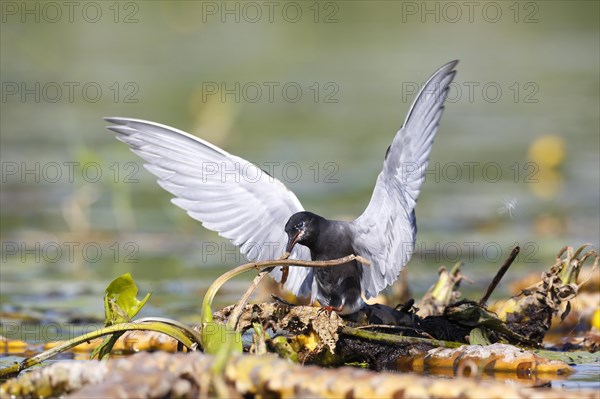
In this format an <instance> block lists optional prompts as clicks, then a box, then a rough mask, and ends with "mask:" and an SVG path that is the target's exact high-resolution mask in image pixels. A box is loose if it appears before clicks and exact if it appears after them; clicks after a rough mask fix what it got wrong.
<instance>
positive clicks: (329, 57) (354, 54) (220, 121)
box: [0, 1, 600, 340]
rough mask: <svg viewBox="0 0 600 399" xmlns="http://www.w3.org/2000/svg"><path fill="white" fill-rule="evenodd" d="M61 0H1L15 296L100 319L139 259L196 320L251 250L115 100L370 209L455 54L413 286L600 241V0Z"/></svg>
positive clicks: (328, 199) (12, 300)
mask: <svg viewBox="0 0 600 399" xmlns="http://www.w3.org/2000/svg"><path fill="white" fill-rule="evenodd" d="M6 4H8V5H6ZM36 4H37V6H36ZM43 4H44V3H43V2H42V3H39V2H27V3H15V2H4V3H3V7H5V8H3V21H2V23H1V24H0V29H1V39H0V43H1V49H0V54H1V59H0V66H1V79H2V102H1V118H0V132H1V136H0V138H1V148H0V155H1V160H2V190H1V194H0V199H1V210H0V217H1V227H0V238H1V241H2V261H1V270H0V272H1V282H0V291H1V293H0V300H1V302H2V309H3V311H5V312H15V311H18V312H23V313H24V316H22V317H25V316H27V317H31V318H32V320H34V323H36V322H41V323H48V322H66V323H68V322H71V321H73V320H76V321H77V320H79V321H81V320H84V321H94V320H99V319H102V299H101V298H102V294H103V290H104V287H105V286H106V285H107V284H108V282H109V281H110V280H112V279H113V278H114V277H116V276H118V275H120V274H123V273H125V272H131V273H132V274H133V276H134V278H135V279H136V281H137V282H138V283H139V285H140V290H141V291H142V292H147V291H153V297H152V298H151V300H150V303H149V305H148V306H147V308H146V309H144V311H143V314H142V315H155V316H169V317H174V318H179V319H183V320H190V321H192V320H197V318H198V314H199V303H200V300H201V297H202V295H203V293H204V290H205V289H206V287H207V286H208V285H209V284H210V282H211V281H212V280H213V279H214V278H215V276H217V275H218V274H220V273H221V272H223V270H226V269H227V268H231V267H233V266H234V265H237V264H240V263H243V262H244V260H243V259H242V258H241V257H240V256H239V255H238V254H237V253H236V251H235V248H233V247H232V246H231V245H229V244H228V243H226V242H225V241H224V240H222V239H220V238H219V237H218V236H217V235H216V234H214V233H212V232H210V231H207V230H205V229H204V228H203V227H202V226H201V225H200V224H199V223H197V222H196V221H194V220H191V219H190V218H188V217H187V215H185V213H184V212H183V211H181V210H179V209H178V208H176V207H175V206H174V205H172V204H170V203H169V195H168V194H167V193H165V192H164V191H163V190H162V189H161V188H160V187H159V186H158V185H157V184H156V183H155V180H154V178H153V177H152V176H151V175H150V174H149V173H147V172H146V171H145V170H144V169H143V168H142V167H141V163H140V160H139V158H137V157H136V156H135V155H134V154H132V153H131V152H129V151H128V149H127V148H126V146H125V145H124V144H122V143H119V142H117V141H116V140H115V139H114V138H113V137H112V134H110V133H109V132H107V131H106V130H105V129H104V126H105V123H104V122H103V121H102V119H101V118H102V117H103V116H128V117H138V118H143V119H149V120H154V121H158V122H161V123H165V124H169V125H172V126H176V127H178V128H180V129H183V130H186V131H189V132H192V133H194V134H197V135H198V136H200V137H202V138H205V139H207V140H209V141H211V142H213V143H215V144H216V145H219V146H221V147H223V148H225V149H226V150H227V151H229V152H231V153H233V154H237V155H240V156H242V157H244V158H246V159H249V160H251V161H254V162H256V163H257V164H259V165H260V166H262V167H264V168H267V167H269V165H271V166H272V167H273V168H274V169H273V172H274V173H273V174H274V175H275V177H277V178H279V179H281V180H282V181H284V182H285V183H286V185H288V187H289V188H290V189H292V190H293V191H294V192H295V193H296V194H297V195H298V197H299V199H300V200H301V202H302V203H303V204H304V206H305V208H307V209H309V210H313V211H315V212H316V213H320V214H322V215H324V216H327V217H330V218H340V219H351V218H354V217H356V216H358V215H359V214H360V213H361V212H362V210H363V209H364V207H365V206H366V204H367V203H368V200H369V197H370V193H371V191H372V188H373V185H374V182H375V178H376V176H377V174H378V173H379V171H380V167H381V162H382V159H383V155H384V153H385V149H386V148H387V146H388V145H389V143H390V142H391V140H392V138H393V135H394V133H395V131H396V130H397V128H398V127H399V126H400V125H401V123H402V122H403V119H404V117H405V115H406V112H407V110H408V108H409V106H410V103H411V101H412V100H413V98H414V94H413V93H414V92H415V90H416V89H417V88H418V86H419V85H420V84H422V82H423V81H424V80H425V79H427V77H428V76H429V75H430V74H431V73H432V72H433V71H434V70H435V69H436V68H438V67H439V66H441V65H442V64H443V63H445V62H447V61H449V60H452V59H460V61H461V62H460V64H459V66H458V75H457V78H456V84H455V85H454V86H453V89H452V91H451V93H450V99H451V100H450V101H448V104H447V107H446V112H445V114H444V117H443V119H442V123H441V128H440V131H439V134H438V137H437V139H436V143H435V145H434V148H433V152H432V154H431V165H430V172H429V173H428V175H427V181H426V183H425V184H424V186H423V189H422V192H421V196H420V199H419V204H418V207H417V215H418V225H419V234H418V237H417V244H418V248H419V251H418V253H417V255H416V256H415V257H414V258H413V260H412V261H411V263H410V264H409V270H410V272H409V282H410V287H411V289H412V292H413V294H414V296H415V297H419V296H420V295H421V294H422V293H423V292H424V291H425V290H426V289H427V287H428V286H429V285H431V284H432V283H433V282H434V280H435V279H436V276H437V273H436V270H437V267H438V266H439V265H441V264H446V265H450V264H453V263H454V262H455V261H456V260H458V259H461V260H463V261H464V262H465V263H466V265H465V267H464V271H465V273H466V274H467V275H468V276H469V277H471V279H472V280H474V282H475V284H474V285H473V287H472V288H471V291H472V292H473V296H474V297H477V296H478V295H481V292H482V290H483V287H485V286H486V285H487V282H488V281H489V280H490V278H491V275H492V274H493V273H494V271H495V270H496V269H497V267H498V265H499V264H500V263H501V262H502V260H503V259H504V258H505V257H506V256H508V253H509V251H510V248H511V247H512V245H514V244H515V243H519V244H520V245H521V247H522V250H523V252H522V255H521V256H520V258H519V259H518V260H517V262H516V263H515V265H514V266H513V268H512V269H511V271H510V272H509V274H508V276H507V277H506V279H507V280H510V279H515V278H517V277H519V276H521V275H523V274H524V273H527V272H529V271H539V270H542V269H544V268H545V267H546V266H547V265H549V264H550V263H552V261H553V258H554V254H555V253H556V252H557V251H558V249H560V248H561V247H562V246H563V245H567V244H568V245H573V246H578V245H580V244H583V243H586V242H589V243H592V244H593V245H594V246H595V247H596V248H598V247H599V242H600V238H599V237H600V233H599V220H600V206H599V203H600V168H599V165H600V161H599V159H600V158H599V147H600V144H599V139H600V134H599V129H600V127H599V126H600V117H599V111H598V110H599V109H600V93H599V84H600V77H599V75H600V74H599V72H600V70H599V68H600V55H599V54H600V53H599V52H600V50H599V48H600V45H599V44H600V43H599V41H600V39H599V37H600V35H599V20H598V15H599V5H598V2H587V1H581V2H577V1H575V2H567V1H552V2H520V3H516V2H494V3H485V2H484V3H477V4H478V5H477V6H476V8H475V9H474V10H473V13H472V14H469V10H468V7H469V6H468V5H467V4H465V3H462V2H447V3H438V2H427V3H425V2H391V1H380V2H377V1H375V2H366V1H344V2H322V3H314V2H295V3H294V2H292V5H291V6H289V5H286V4H287V3H278V2H275V6H276V8H275V9H274V10H273V14H272V15H271V14H269V9H268V8H267V7H269V6H267V5H265V4H264V3H252V2H251V3H249V4H250V5H244V4H243V3H238V2H191V1H190V2H187V1H186V2H161V1H157V2H139V3H136V2H125V3H120V4H117V3H111V2H99V3H94V4H96V5H89V4H87V3H81V4H79V3H78V6H77V7H76V8H75V9H74V10H73V13H72V15H71V14H70V13H69V10H67V9H65V8H64V7H65V6H64V5H63V6H61V5H60V4H61V3H55V4H58V7H59V8H58V11H57V9H53V8H52V6H44V5H43ZM115 4H117V5H116V6H115ZM275 6H274V7H275ZM14 7H16V8H14ZM26 7H29V8H26ZM36 7H37V8H36ZM94 7H97V8H98V9H99V10H100V14H98V12H97V10H96V9H95V8H94ZM252 7H254V8H252ZM284 7H287V8H285V13H284V11H283V10H284ZM415 7H416V8H415ZM425 7H429V8H425ZM453 7H454V8H453ZM55 8H56V6H55ZM28 10H29V11H28ZM227 10H230V11H227ZM231 10H233V11H231ZM257 10H260V17H258V14H257V12H258V11H257ZM294 10H296V11H297V10H300V14H297V13H296V14H293V12H294ZM427 10H433V11H429V12H428V11H427ZM457 10H459V11H460V16H459V14H457V13H456V12H457ZM484 10H485V11H484ZM498 10H499V14H498ZM57 12H60V15H59V14H58V13H57ZM271 88H272V92H271V91H270V90H271ZM259 94H260V97H259ZM548 136H549V137H558V142H559V145H558V149H556V148H555V149H554V150H552V151H551V150H545V151H544V153H549V154H550V155H548V157H549V158H550V162H551V163H552V162H554V166H553V167H550V168H545V169H544V168H542V167H540V165H539V164H538V162H541V161H540V160H538V159H533V160H532V159H531V158H530V157H528V151H529V150H530V147H531V146H532V145H533V144H534V143H539V139H540V138H541V137H548ZM553 151H554V152H553ZM498 172H499V173H500V174H498ZM506 208H510V212H503V210H506ZM249 278H251V276H248V279H249ZM243 286H244V281H243V280H242V281H239V282H237V283H233V284H230V285H228V286H227V287H226V291H224V292H223V294H222V295H221V296H220V297H219V298H218V301H219V304H220V305H223V304H229V303H232V302H233V301H235V300H236V298H237V297H238V296H239V294H240V292H241V291H242V290H243ZM505 287H506V285H501V286H500V287H499V289H498V295H506V293H507V291H506V288H505ZM467 291H469V289H468V288H467ZM2 322H3V324H2V326H3V329H4V332H7V331H8V330H10V328H12V327H13V326H14V325H15V324H14V323H18V322H15V321H14V320H13V319H10V318H7V316H6V314H5V317H3V321H2ZM33 331H34V335H35V334H36V332H35V331H37V330H35V328H34V330H33ZM17 335H18V334H17ZM34 338H39V339H40V340H43V337H42V336H41V335H39V334H38V336H36V337H34ZM33 340H35V339H33Z"/></svg>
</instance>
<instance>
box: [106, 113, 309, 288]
mask: <svg viewBox="0 0 600 399" xmlns="http://www.w3.org/2000/svg"><path fill="white" fill-rule="evenodd" d="M105 120H107V121H108V122H111V123H113V124H114V126H109V127H108V128H109V129H110V130H112V131H114V132H116V133H117V139H119V140H120V141H122V142H124V143H126V144H128V145H129V146H130V147H131V150H132V151H133V152H134V153H136V154H137V155H139V156H140V157H142V158H143V159H144V160H145V161H146V164H145V165H144V166H145V167H146V169H148V170H149V171H150V172H151V173H152V174H154V175H155V176H156V177H157V178H158V184H159V185H160V186H161V187H162V188H164V189H165V190H167V191H168V192H170V193H171V194H173V195H174V196H175V197H176V198H173V199H172V202H173V203H174V204H175V205H177V206H179V207H180V208H182V209H184V210H185V211H186V212H187V213H188V215H190V216H191V217H192V218H194V219H196V220H198V221H200V222H202V224H203V225H204V226H205V227H206V228H209V229H211V230H214V231H216V232H218V233H219V235H221V236H222V237H225V238H227V239H229V240H230V241H231V242H232V243H233V244H234V245H236V246H239V247H240V251H241V252H242V254H244V256H246V257H247V258H248V259H250V260H252V261H261V260H270V259H276V258H278V257H279V256H281V254H282V253H283V251H284V250H285V245H286V243H287V235H286V233H285V231H284V226H285V223H286V222H287V220H288V219H289V217H290V216H291V215H293V214H294V213H296V212H300V211H302V210H304V208H303V207H302V205H301V204H300V201H298V199H297V198H296V196H295V195H294V193H292V192H291V191H290V190H288V189H287V187H285V185H284V184H283V183H281V182H280V181H279V180H277V179H275V178H274V177H272V176H270V175H269V174H267V173H266V172H264V171H263V170H261V169H260V168H259V167H258V166H256V165H254V164H253V163H251V162H248V161H246V160H244V159H242V158H240V157H237V156H235V155H231V154H229V153H227V152H225V151H223V150H222V149H220V148H218V147H216V146H214V145H212V144H210V143H208V142H206V141H204V140H202V139H199V138H197V137H195V136H192V135H190V134H188V133H185V132H182V131H180V130H177V129H174V128H172V127H169V126H165V125H161V124H158V123H154V122H148V121H144V120H138V119H129V118H105ZM290 258H292V259H304V260H310V253H309V251H308V249H307V248H306V247H304V246H301V245H297V246H296V247H295V248H294V250H293V251H292V254H291V256H290ZM271 275H272V276H273V277H274V278H275V279H276V280H277V281H280V280H281V269H280V268H279V267H276V268H275V269H274V270H273V271H272V272H271ZM312 281H313V273H312V269H310V268H303V267H290V270H289V275H288V279H287V281H286V283H285V287H286V288H287V289H289V290H290V291H291V292H293V293H294V294H295V295H299V296H307V295H308V294H309V293H310V290H311V286H312Z"/></svg>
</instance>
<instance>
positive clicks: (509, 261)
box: [479, 246, 521, 307]
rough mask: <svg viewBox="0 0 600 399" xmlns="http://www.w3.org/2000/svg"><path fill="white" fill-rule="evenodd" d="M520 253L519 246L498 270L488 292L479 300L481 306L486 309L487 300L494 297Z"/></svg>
mask: <svg viewBox="0 0 600 399" xmlns="http://www.w3.org/2000/svg"><path fill="white" fill-rule="evenodd" d="M520 251H521V248H520V247H519V246H516V247H514V248H513V250H512V251H511V252H510V255H509V256H508V258H507V259H506V260H505V261H504V264H503V265H502V266H501V267H500V270H498V273H496V276H494V279H493V280H492V282H491V283H490V285H489V286H488V288H487V290H486V291H485V294H484V295H483V296H482V297H481V299H480V300H479V306H481V307H485V305H486V303H487V300H488V299H489V298H490V295H492V292H494V290H495V289H496V287H497V286H498V283H500V280H502V277H504V274H505V273H506V271H507V270H508V268H509V267H510V265H512V263H513V262H514V260H515V258H516V257H517V255H518V254H519V252H520Z"/></svg>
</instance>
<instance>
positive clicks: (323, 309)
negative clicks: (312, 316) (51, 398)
mask: <svg viewBox="0 0 600 399" xmlns="http://www.w3.org/2000/svg"><path fill="white" fill-rule="evenodd" d="M342 309H344V307H343V306H339V307H337V308H335V307H333V306H322V307H321V308H320V309H319V310H318V311H317V316H319V315H321V313H323V312H327V315H328V316H331V313H332V312H333V311H336V312H338V313H339V312H341V311H342Z"/></svg>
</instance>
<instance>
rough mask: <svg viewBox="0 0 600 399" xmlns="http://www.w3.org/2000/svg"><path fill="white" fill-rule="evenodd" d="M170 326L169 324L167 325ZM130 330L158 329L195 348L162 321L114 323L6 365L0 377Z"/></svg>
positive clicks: (192, 348) (183, 336) (178, 332)
mask: <svg viewBox="0 0 600 399" xmlns="http://www.w3.org/2000/svg"><path fill="white" fill-rule="evenodd" d="M169 327H170V326H169ZM131 330H150V331H158V332H161V333H163V334H166V335H169V336H170V337H172V338H175V339H176V340H178V341H179V342H181V343H182V344H183V345H185V346H186V347H187V348H188V349H189V350H195V349H196V347H195V344H194V343H193V342H192V341H191V340H190V339H189V338H188V337H187V336H186V335H185V334H183V333H182V332H181V331H179V330H177V329H176V328H165V323H162V322H152V323H121V324H115V325H113V326H110V327H105V328H101V329H99V330H96V331H92V332H90V333H87V334H84V335H80V336H79V337H75V338H73V339H70V340H68V341H66V342H65V343H63V344H61V345H58V346H56V347H54V348H52V349H50V350H47V351H45V352H42V353H40V354H39V355H36V356H33V357H30V358H27V359H25V360H23V361H22V362H21V363H18V364H15V365H13V366H10V367H6V368H4V369H2V370H0V378H7V377H10V376H13V375H16V374H19V372H21V371H22V370H24V369H26V368H29V367H32V366H35V365H36V364H39V363H41V362H43V361H44V360H48V359H50V358H52V357H54V356H56V355H58V354H59V353H62V352H65V351H67V350H69V349H71V348H74V347H76V346H77V345H80V344H82V343H84V342H87V341H90V340H92V339H95V338H99V337H101V336H103V335H109V334H114V333H118V332H126V331H131Z"/></svg>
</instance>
